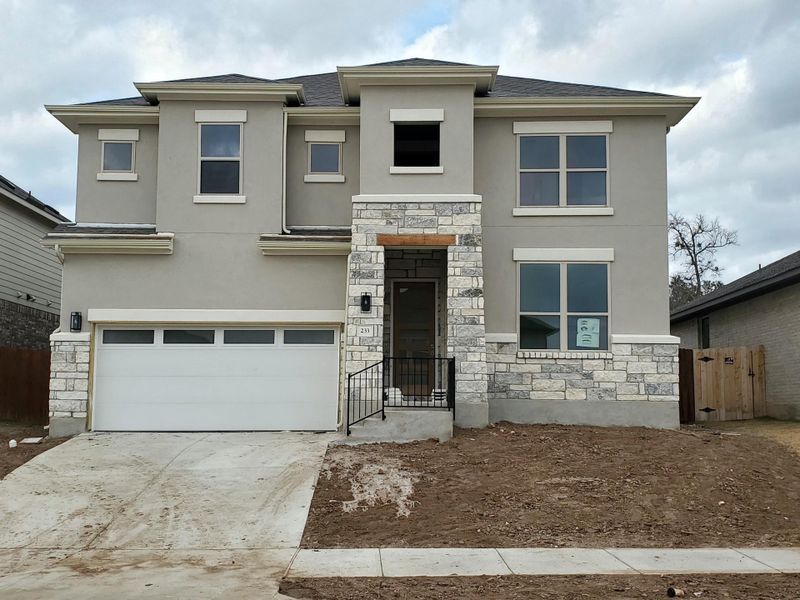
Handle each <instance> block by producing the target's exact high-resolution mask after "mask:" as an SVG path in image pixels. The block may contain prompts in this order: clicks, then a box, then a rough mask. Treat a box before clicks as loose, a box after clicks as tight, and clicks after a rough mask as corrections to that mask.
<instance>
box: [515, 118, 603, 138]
mask: <svg viewBox="0 0 800 600" xmlns="http://www.w3.org/2000/svg"><path fill="white" fill-rule="evenodd" d="M513 130H514V133H515V134H518V133H522V134H526V133H534V134H543V135H558V134H561V133H565V134H566V133H569V134H581V133H585V134H594V133H611V132H613V131H614V123H613V121H514V125H513Z"/></svg>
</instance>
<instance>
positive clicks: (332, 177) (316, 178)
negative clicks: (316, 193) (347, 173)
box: [303, 173, 344, 183]
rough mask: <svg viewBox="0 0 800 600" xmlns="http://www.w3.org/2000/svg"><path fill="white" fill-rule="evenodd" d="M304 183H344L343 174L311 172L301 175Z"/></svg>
mask: <svg viewBox="0 0 800 600" xmlns="http://www.w3.org/2000/svg"><path fill="white" fill-rule="evenodd" d="M303 182H304V183H344V175H337V174H335V173H331V174H323V173H311V174H309V175H305V176H304V177H303Z"/></svg>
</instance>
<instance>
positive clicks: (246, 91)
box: [133, 82, 305, 104]
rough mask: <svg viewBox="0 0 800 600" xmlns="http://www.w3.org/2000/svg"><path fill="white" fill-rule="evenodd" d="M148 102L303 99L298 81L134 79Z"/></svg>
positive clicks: (296, 100) (291, 101) (285, 100)
mask: <svg viewBox="0 0 800 600" xmlns="http://www.w3.org/2000/svg"><path fill="white" fill-rule="evenodd" d="M133 85H134V86H136V89H137V90H139V93H140V94H141V95H142V96H144V97H145V98H146V99H147V100H148V101H149V102H159V101H161V100H207V99H213V100H251V101H258V100H282V101H283V102H285V103H286V104H301V103H302V102H304V101H305V94H304V92H303V86H302V84H298V83H224V82H223V83H208V82H204V83H198V82H192V83H161V82H157V83H143V82H138V83H134V84H133Z"/></svg>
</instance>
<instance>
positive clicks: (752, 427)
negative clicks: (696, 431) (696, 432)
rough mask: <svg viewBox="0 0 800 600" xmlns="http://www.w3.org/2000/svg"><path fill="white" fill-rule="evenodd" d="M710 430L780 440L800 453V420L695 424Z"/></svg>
mask: <svg viewBox="0 0 800 600" xmlns="http://www.w3.org/2000/svg"><path fill="white" fill-rule="evenodd" d="M695 427H698V428H702V429H706V430H711V431H715V430H716V431H727V432H730V433H751V434H753V435H760V436H763V437H767V438H770V439H773V440H775V441H776V442H780V443H782V444H785V445H787V446H789V447H790V448H792V449H793V450H794V451H795V452H797V453H800V421H776V420H775V419H768V418H764V419H751V420H749V421H725V422H721V423H709V424H707V425H696V426H695Z"/></svg>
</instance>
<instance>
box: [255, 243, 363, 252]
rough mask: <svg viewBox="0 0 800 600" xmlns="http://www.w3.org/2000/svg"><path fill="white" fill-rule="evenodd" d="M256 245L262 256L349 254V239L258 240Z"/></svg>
mask: <svg viewBox="0 0 800 600" xmlns="http://www.w3.org/2000/svg"><path fill="white" fill-rule="evenodd" d="M256 245H257V246H258V248H259V249H260V250H261V254H263V255H264V256H270V255H283V256H316V255H347V254H350V249H351V244H350V240H347V241H344V242H339V241H328V240H321V241H317V240H296V241H295V240H293V241H281V240H259V241H258V242H256Z"/></svg>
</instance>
